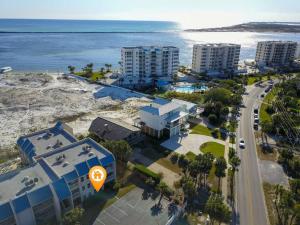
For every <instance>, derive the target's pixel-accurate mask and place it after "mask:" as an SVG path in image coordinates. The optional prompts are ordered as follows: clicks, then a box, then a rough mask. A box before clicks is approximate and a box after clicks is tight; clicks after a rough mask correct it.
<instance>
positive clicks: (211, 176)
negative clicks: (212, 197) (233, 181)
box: [207, 165, 218, 192]
mask: <svg viewBox="0 0 300 225" xmlns="http://www.w3.org/2000/svg"><path fill="white" fill-rule="evenodd" d="M215 172H216V167H215V165H213V166H212V168H211V170H210V172H209V174H208V177H207V181H208V183H209V184H210V185H211V191H213V192H218V178H217V177H216V175H215Z"/></svg>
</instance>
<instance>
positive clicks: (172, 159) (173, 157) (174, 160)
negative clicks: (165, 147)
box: [170, 152, 179, 164]
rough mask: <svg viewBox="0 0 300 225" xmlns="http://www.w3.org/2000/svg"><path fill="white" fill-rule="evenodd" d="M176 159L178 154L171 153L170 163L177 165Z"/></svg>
mask: <svg viewBox="0 0 300 225" xmlns="http://www.w3.org/2000/svg"><path fill="white" fill-rule="evenodd" d="M178 158H179V154H178V153H176V152H175V153H173V154H172V155H171V158H170V160H171V162H172V163H173V164H175V163H177V161H178Z"/></svg>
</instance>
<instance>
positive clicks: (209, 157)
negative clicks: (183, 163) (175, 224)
mask: <svg viewBox="0 0 300 225" xmlns="http://www.w3.org/2000/svg"><path fill="white" fill-rule="evenodd" d="M195 159H196V161H198V162H199V172H200V180H199V182H200V184H201V181H202V178H203V180H204V186H206V185H207V182H206V178H207V176H208V174H209V172H210V170H211V168H212V166H213V161H214V159H215V157H214V155H213V154H212V153H210V152H208V153H204V154H203V155H201V154H199V155H197V156H196V158H195Z"/></svg>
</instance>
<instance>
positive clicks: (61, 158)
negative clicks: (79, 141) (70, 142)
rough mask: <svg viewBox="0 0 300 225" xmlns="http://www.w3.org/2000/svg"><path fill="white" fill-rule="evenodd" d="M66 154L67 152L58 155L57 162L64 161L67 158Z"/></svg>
mask: <svg viewBox="0 0 300 225" xmlns="http://www.w3.org/2000/svg"><path fill="white" fill-rule="evenodd" d="M65 158H66V156H65V154H62V155H59V156H57V157H56V162H58V163H62V162H63V161H64V160H65Z"/></svg>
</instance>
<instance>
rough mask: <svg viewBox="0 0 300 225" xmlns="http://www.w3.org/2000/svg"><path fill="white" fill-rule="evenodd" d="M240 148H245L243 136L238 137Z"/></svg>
mask: <svg viewBox="0 0 300 225" xmlns="http://www.w3.org/2000/svg"><path fill="white" fill-rule="evenodd" d="M240 148H245V141H244V139H243V138H240Z"/></svg>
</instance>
